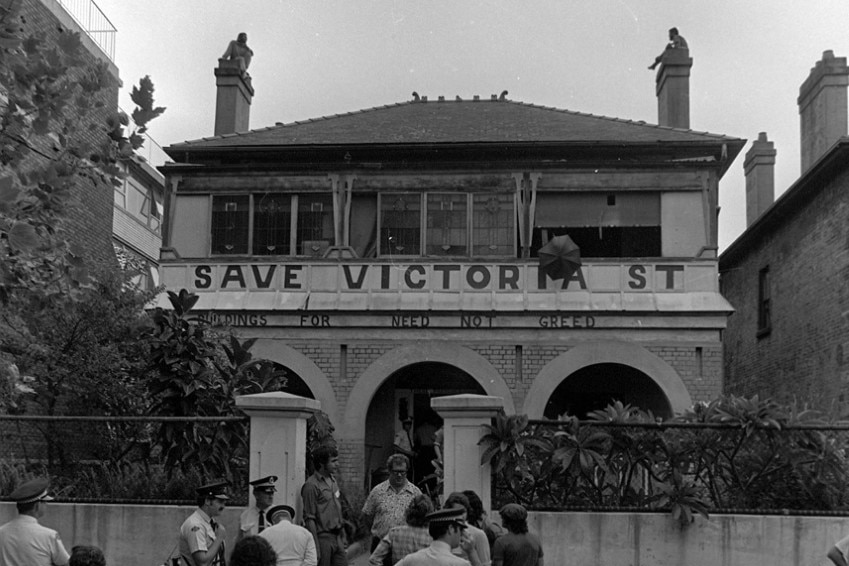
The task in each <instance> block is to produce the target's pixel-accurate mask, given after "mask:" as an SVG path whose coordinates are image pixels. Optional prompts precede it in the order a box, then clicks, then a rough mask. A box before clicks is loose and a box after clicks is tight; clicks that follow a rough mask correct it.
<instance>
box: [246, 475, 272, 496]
mask: <svg viewBox="0 0 849 566" xmlns="http://www.w3.org/2000/svg"><path fill="white" fill-rule="evenodd" d="M276 481H277V476H265V477H264V478H259V479H258V480H254V481H251V482H248V483H249V484H251V485H252V486H253V487H254V490H258V491H270V492H271V493H274V492H275V491H277V488H276V487H274V482H276Z"/></svg>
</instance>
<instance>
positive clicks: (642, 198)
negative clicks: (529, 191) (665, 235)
mask: <svg viewBox="0 0 849 566" xmlns="http://www.w3.org/2000/svg"><path fill="white" fill-rule="evenodd" d="M563 234H566V235H568V236H569V237H570V238H572V240H573V241H574V242H575V243H576V244H577V245H578V247H580V248H581V257H598V258H604V257H611V258H613V257H617V258H618V257H659V256H660V255H661V254H662V252H661V225H660V194H659V193H656V192H619V193H600V192H562V193H554V192H541V193H538V194H537V203H536V211H535V218H534V229H533V234H532V238H531V255H532V256H536V254H537V251H538V250H539V248H541V247H542V246H544V245H545V244H546V242H548V240H550V239H551V238H553V237H554V236H560V235H563Z"/></svg>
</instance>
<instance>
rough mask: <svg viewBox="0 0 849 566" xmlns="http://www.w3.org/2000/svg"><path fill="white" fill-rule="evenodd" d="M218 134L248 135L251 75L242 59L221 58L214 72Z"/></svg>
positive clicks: (251, 95) (216, 129)
mask: <svg viewBox="0 0 849 566" xmlns="http://www.w3.org/2000/svg"><path fill="white" fill-rule="evenodd" d="M215 85H216V86H217V87H218V95H217V97H216V100H215V135H216V136H221V135H224V134H234V133H237V132H247V131H248V130H249V129H250V117H251V100H252V99H253V96H254V89H253V87H252V86H251V76H250V75H249V74H248V73H247V72H246V71H245V64H244V62H242V61H241V60H240V59H230V60H227V59H219V60H218V68H217V69H215Z"/></svg>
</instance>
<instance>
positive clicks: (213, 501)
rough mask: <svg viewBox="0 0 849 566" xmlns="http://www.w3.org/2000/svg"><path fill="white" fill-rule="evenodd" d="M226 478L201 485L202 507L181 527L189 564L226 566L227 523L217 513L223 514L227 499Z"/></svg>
mask: <svg viewBox="0 0 849 566" xmlns="http://www.w3.org/2000/svg"><path fill="white" fill-rule="evenodd" d="M227 485H228V483H227V482H226V481H219V482H215V483H211V484H208V485H204V486H201V487H199V488H197V489H196V490H195V491H196V492H197V504H198V508H197V509H195V512H194V513H192V514H191V515H189V517H188V518H187V519H186V520H185V521H184V522H183V526H181V527H180V544H179V546H180V555H181V556H182V557H183V560H185V561H186V564H187V565H188V566H225V564H224V538H225V536H226V534H227V533H226V531H225V529H224V525H219V524H218V521H216V519H215V518H216V517H218V516H219V515H221V513H222V512H223V511H224V507H225V505H226V503H227V500H228V499H230V498H229V497H228V496H227Z"/></svg>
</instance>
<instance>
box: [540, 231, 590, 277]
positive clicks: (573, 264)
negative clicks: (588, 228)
mask: <svg viewBox="0 0 849 566" xmlns="http://www.w3.org/2000/svg"><path fill="white" fill-rule="evenodd" d="M580 266H581V248H579V247H578V246H577V244H575V242H573V241H572V238H570V237H569V236H565V235H564V236H555V237H553V238H552V239H550V240H549V241H548V243H547V244H545V245H544V246H543V247H541V248H540V249H539V268H540V269H542V270H543V271H544V272H545V273H546V274H547V275H548V276H549V277H551V278H552V279H569V278H570V277H571V276H572V274H573V273H575V271H576V270H577V269H578V267H580Z"/></svg>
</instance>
